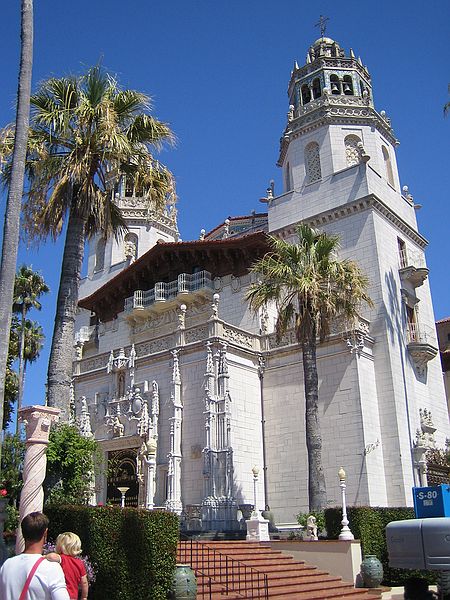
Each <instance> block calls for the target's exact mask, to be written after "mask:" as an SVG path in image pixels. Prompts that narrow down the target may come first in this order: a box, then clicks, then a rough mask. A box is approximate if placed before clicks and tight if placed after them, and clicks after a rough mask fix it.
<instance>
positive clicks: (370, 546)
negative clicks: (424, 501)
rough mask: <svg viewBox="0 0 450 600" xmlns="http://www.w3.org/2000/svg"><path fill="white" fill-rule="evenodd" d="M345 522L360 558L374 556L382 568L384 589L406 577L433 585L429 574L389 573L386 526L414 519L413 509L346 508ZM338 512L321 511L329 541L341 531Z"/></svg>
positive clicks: (413, 572)
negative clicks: (358, 550)
mask: <svg viewBox="0 0 450 600" xmlns="http://www.w3.org/2000/svg"><path fill="white" fill-rule="evenodd" d="M347 518H348V520H349V522H350V529H351V530H352V533H353V535H354V536H355V539H359V540H360V541H361V550H362V553H363V556H366V555H367V554H375V555H376V556H377V557H378V558H379V560H380V561H381V563H382V564H383V571H384V579H383V584H384V585H390V586H400V585H403V584H404V582H405V581H406V580H407V579H409V578H410V577H414V576H419V577H424V578H426V579H427V580H428V581H430V583H434V577H433V576H432V575H430V574H429V573H425V572H421V571H412V570H410V569H392V568H391V567H389V557H388V551H387V546H386V535H385V530H386V525H387V524H388V523H390V522H391V521H404V520H405V519H415V514H414V509H413V508H409V507H399V508H384V507H371V506H349V507H348V508H347ZM341 521H342V509H341V508H339V507H336V508H327V509H326V510H325V526H326V530H327V532H328V537H329V538H330V539H337V538H338V536H339V532H340V530H341Z"/></svg>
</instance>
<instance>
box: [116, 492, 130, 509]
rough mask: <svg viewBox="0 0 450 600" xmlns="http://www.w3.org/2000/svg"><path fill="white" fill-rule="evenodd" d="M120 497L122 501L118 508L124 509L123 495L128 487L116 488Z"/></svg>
mask: <svg viewBox="0 0 450 600" xmlns="http://www.w3.org/2000/svg"><path fill="white" fill-rule="evenodd" d="M117 489H118V490H119V492H120V494H121V496H122V499H121V501H120V506H121V508H125V494H126V493H127V492H128V490H129V489H130V488H129V487H118V488H117Z"/></svg>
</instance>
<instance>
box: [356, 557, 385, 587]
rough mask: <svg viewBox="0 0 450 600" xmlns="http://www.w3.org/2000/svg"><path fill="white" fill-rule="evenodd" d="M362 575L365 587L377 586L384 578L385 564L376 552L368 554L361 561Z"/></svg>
mask: <svg viewBox="0 0 450 600" xmlns="http://www.w3.org/2000/svg"><path fill="white" fill-rule="evenodd" d="M361 576H362V579H363V583H364V587H366V588H376V587H378V586H379V585H380V583H381V581H382V579H383V565H382V564H381V562H380V561H379V560H378V558H377V557H376V556H375V554H367V555H366V556H365V558H364V560H363V561H362V563H361Z"/></svg>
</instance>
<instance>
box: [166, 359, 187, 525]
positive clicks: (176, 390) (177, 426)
mask: <svg viewBox="0 0 450 600" xmlns="http://www.w3.org/2000/svg"><path fill="white" fill-rule="evenodd" d="M178 353H179V350H172V357H173V371H172V394H171V399H172V404H173V417H172V418H171V419H170V452H169V455H168V459H169V469H168V473H167V500H166V508H167V509H168V510H170V511H171V512H174V513H176V514H178V515H180V514H181V512H182V509H183V504H182V502H181V458H182V456H181V426H182V423H183V404H182V402H181V375H180V366H179V360H178Z"/></svg>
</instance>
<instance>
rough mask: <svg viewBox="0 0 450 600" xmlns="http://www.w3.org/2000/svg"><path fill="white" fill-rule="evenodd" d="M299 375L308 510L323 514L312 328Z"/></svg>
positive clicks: (304, 344) (324, 494) (324, 493)
mask: <svg viewBox="0 0 450 600" xmlns="http://www.w3.org/2000/svg"><path fill="white" fill-rule="evenodd" d="M302 351H303V375H304V380H305V423H306V447H307V450H308V497H309V510H310V511H317V510H323V509H324V508H325V507H326V505H327V490H326V487H325V476H324V473H323V464H322V434H321V431H320V422H319V383H318V377H317V360H316V328H315V327H311V332H310V335H309V336H308V338H307V339H303V340H302Z"/></svg>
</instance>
